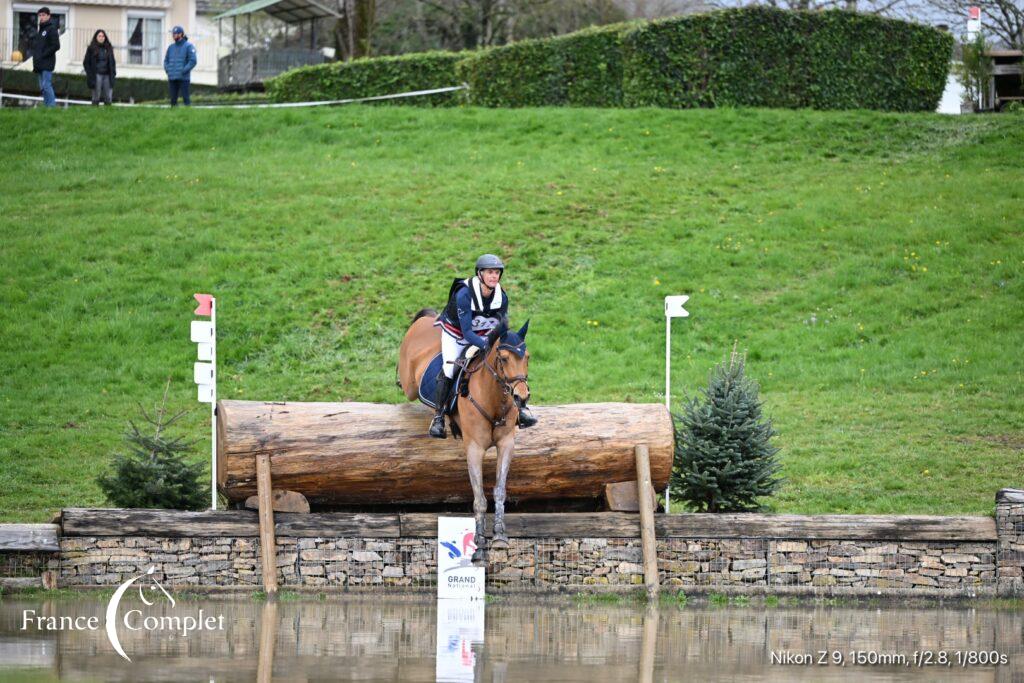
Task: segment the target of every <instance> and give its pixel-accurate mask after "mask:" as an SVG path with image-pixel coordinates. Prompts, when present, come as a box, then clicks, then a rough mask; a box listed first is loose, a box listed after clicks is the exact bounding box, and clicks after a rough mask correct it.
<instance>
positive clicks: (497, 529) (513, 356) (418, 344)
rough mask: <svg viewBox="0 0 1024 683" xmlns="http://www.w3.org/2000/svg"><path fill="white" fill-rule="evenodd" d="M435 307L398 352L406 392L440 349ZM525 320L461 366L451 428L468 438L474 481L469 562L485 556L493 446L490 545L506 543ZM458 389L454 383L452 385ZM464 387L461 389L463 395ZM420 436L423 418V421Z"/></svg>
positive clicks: (492, 337)
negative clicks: (487, 465) (487, 463)
mask: <svg viewBox="0 0 1024 683" xmlns="http://www.w3.org/2000/svg"><path fill="white" fill-rule="evenodd" d="M436 317H437V311H435V310H433V309H430V308H425V309H423V310H421V311H420V312H419V313H417V314H416V315H415V317H413V319H412V325H411V326H410V327H409V329H408V331H407V332H406V333H405V338H404V339H403V340H402V346H401V348H400V350H399V354H398V378H399V384H400V386H401V387H402V390H403V391H404V392H405V396H406V398H408V399H409V400H410V401H415V400H417V398H418V397H419V393H420V392H419V387H420V382H421V381H422V379H423V376H424V374H425V373H426V371H427V367H428V366H429V365H430V363H431V361H432V360H433V359H434V358H435V356H437V354H439V353H441V334H442V332H441V328H440V327H438V326H435V325H434V320H435V318H436ZM529 326H530V323H529V321H527V322H526V324H525V325H523V327H522V328H521V329H520V330H519V331H518V332H511V331H509V329H508V321H507V320H505V319H502V321H501V322H500V323H499V325H498V326H497V327H496V328H494V329H493V330H492V331H491V332H490V333H489V334H488V335H487V350H486V351H481V352H480V353H478V354H477V355H476V356H475V357H473V358H472V359H471V360H470V361H469V362H468V364H467V365H466V369H465V377H464V378H463V380H462V381H463V382H466V383H468V392H458V393H459V396H458V399H457V403H456V405H457V408H456V410H455V412H454V414H449V420H451V422H452V425H453V427H452V434H453V435H454V434H457V433H458V432H459V431H461V432H462V437H463V440H464V441H465V443H466V462H467V464H468V466H469V483H470V485H471V486H472V487H473V517H474V519H475V521H476V534H475V537H474V539H473V540H474V542H475V543H476V551H475V552H474V553H473V562H474V563H480V562H483V560H484V546H485V544H486V539H485V537H484V515H485V514H486V512H487V495H486V493H485V492H484V472H483V463H484V453H485V452H486V451H487V449H489V448H490V447H491V446H494V447H495V448H496V449H497V452H498V463H497V477H496V481H495V484H494V491H493V495H494V540H493V542H492V544H491V547H493V548H495V549H502V548H508V534H507V533H506V530H505V484H506V481H507V479H508V469H509V465H510V464H511V462H512V452H513V451H514V449H515V444H516V422H517V421H518V419H519V405H520V404H522V405H525V404H526V402H527V401H528V400H529V398H530V386H529V384H528V383H527V374H526V373H527V367H528V365H529V360H530V354H529V352H528V351H527V350H526V332H527V329H528V328H529ZM452 390H453V391H457V390H458V388H457V387H453V389H452ZM463 393H465V395H463ZM423 429H424V434H423V436H424V438H430V437H428V436H427V434H426V423H424V425H423Z"/></svg>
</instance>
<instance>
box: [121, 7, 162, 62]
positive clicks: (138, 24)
mask: <svg viewBox="0 0 1024 683" xmlns="http://www.w3.org/2000/svg"><path fill="white" fill-rule="evenodd" d="M163 28H164V20H163V19H162V18H160V17H148V16H133V15H131V14H129V15H128V63H129V64H152V65H157V64H160V48H161V46H162V43H163Z"/></svg>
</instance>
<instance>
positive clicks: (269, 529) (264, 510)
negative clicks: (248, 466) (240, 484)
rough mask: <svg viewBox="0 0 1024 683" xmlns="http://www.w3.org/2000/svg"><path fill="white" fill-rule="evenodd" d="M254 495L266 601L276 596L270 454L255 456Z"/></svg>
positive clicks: (275, 555)
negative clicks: (256, 496)
mask: <svg viewBox="0 0 1024 683" xmlns="http://www.w3.org/2000/svg"><path fill="white" fill-rule="evenodd" d="M256 495H258V496H259V504H260V513H259V517H260V559H261V560H262V562H263V590H264V591H265V592H266V594H267V599H268V600H269V599H273V598H274V597H276V596H277V539H275V538H274V501H273V487H272V483H271V481H270V454H269V453H257V454H256Z"/></svg>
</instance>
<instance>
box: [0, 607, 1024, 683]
mask: <svg viewBox="0 0 1024 683" xmlns="http://www.w3.org/2000/svg"><path fill="white" fill-rule="evenodd" d="M171 599H172V598H171V596H169V595H165V596H159V595H154V594H149V595H148V597H147V596H146V595H145V594H143V593H142V592H141V591H140V592H139V594H138V595H135V594H133V593H131V592H129V593H127V594H125V595H124V596H123V598H122V599H121V600H120V601H119V603H118V604H115V605H114V619H113V620H112V622H111V623H112V625H113V628H112V629H111V631H112V632H113V633H112V634H108V630H107V628H106V612H107V610H108V606H109V604H110V599H109V598H107V597H106V596H104V597H103V598H102V599H98V598H95V597H81V598H71V599H59V600H41V599H19V598H17V597H16V596H15V597H8V598H5V599H3V600H2V601H0V681H3V682H5V683H6V682H7V681H33V682H37V681H38V682H42V681H58V680H60V681H93V680H94V681H132V682H136V681H203V682H206V681H209V682H214V681H217V682H221V681H225V682H226V681H270V680H274V681H488V682H506V681H507V682H509V683H511V682H513V681H526V682H527V683H541V682H546V681H581V682H583V681H585V682H586V683H601V682H603V681H679V680H736V681H748V680H749V681H753V680H758V681H762V680H769V681H793V680H806V681H829V680H857V681H903V680H929V681H932V680H954V681H960V680H962V681H1008V682H1009V681H1024V610H1021V609H1020V608H1013V607H1010V608H1002V609H1000V608H998V607H997V606H993V605H990V604H985V605H980V604H979V605H975V606H971V605H969V604H957V603H954V604H951V605H950V604H947V605H943V606H910V605H906V604H894V603H884V604H880V605H866V604H850V605H845V604H839V605H835V604H833V605H828V604H805V605H789V604H782V605H776V606H766V605H764V604H763V603H759V602H755V603H752V604H750V605H735V604H732V605H730V604H714V603H709V602H707V601H701V602H695V601H693V600H691V601H690V602H689V603H688V604H686V605H685V606H678V605H676V604H674V603H673V604H664V603H663V604H661V605H659V606H658V607H647V606H644V605H638V604H633V603H629V604H608V603H606V602H577V601H573V600H572V599H571V598H562V599H557V600H555V599H546V600H545V599H541V598H538V597H534V596H504V597H502V598H501V599H500V600H498V601H496V602H492V603H489V604H486V605H485V604H483V603H481V602H476V603H461V602H452V601H445V602H443V603H441V604H440V607H439V603H438V602H437V601H436V600H433V599H428V598H426V597H412V598H391V597H384V596H379V597H372V598H371V597H348V596H345V597H341V596H339V597H334V596H331V597H328V598H327V599H326V600H321V601H317V600H313V599H308V600H306V599H303V600H297V601H289V600H281V601H277V602H273V603H266V602H259V601H255V600H252V599H250V598H245V599H241V598H239V599H225V598H213V597H205V596H204V597H200V598H191V599H184V598H183V597H180V596H179V598H178V599H177V600H175V602H174V604H173V605H172V604H171V602H170V601H171ZM146 603H152V604H146ZM115 640H116V642H117V645H118V646H119V647H120V648H121V650H122V651H123V652H124V654H125V656H124V657H122V656H121V655H120V654H118V653H117V652H116V651H115V648H114V644H113V643H114V641H115ZM915 653H917V654H916V657H915ZM129 660H130V661H129ZM808 660H809V661H808ZM822 660H824V662H823V663H821V662H822ZM991 662H995V664H992V663H991Z"/></svg>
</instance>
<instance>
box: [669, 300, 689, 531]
mask: <svg viewBox="0 0 1024 683" xmlns="http://www.w3.org/2000/svg"><path fill="white" fill-rule="evenodd" d="M689 300H690V297H689V296H687V295H686V294H678V295H675V296H666V297H665V408H667V409H668V411H669V412H670V413H671V412H672V398H671V396H672V318H688V317H690V312H689V311H688V310H686V309H685V308H683V304H685V303H686V302H687V301H689ZM668 506H669V492H668V488H666V489H665V512H668V509H669V507H668Z"/></svg>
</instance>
